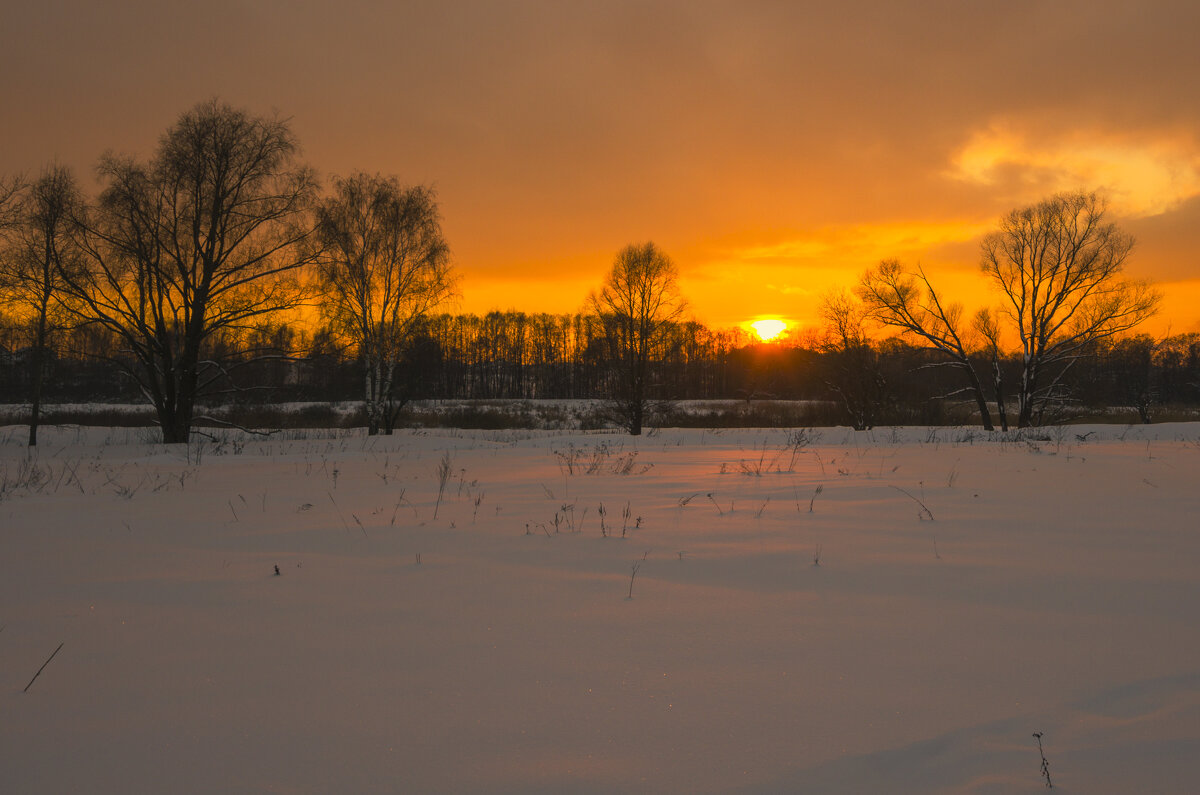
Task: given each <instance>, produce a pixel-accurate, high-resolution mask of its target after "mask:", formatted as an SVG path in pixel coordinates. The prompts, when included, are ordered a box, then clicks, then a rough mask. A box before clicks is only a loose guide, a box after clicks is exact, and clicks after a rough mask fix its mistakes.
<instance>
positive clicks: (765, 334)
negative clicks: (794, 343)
mask: <svg viewBox="0 0 1200 795" xmlns="http://www.w3.org/2000/svg"><path fill="white" fill-rule="evenodd" d="M749 325H750V328H752V329H754V333H755V334H757V335H758V338H759V339H760V340H762V341H763V342H770V341H771V340H773V339H775V338H776V337H778V336H779V335H780V334H782V333H783V332H784V331H787V327H788V326H787V323H785V322H783V321H782V320H780V319H779V318H777V317H770V318H764V319H762V320H755V321H754V322H753V323H750V324H749Z"/></svg>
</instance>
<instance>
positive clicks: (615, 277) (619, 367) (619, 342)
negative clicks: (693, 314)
mask: <svg viewBox="0 0 1200 795" xmlns="http://www.w3.org/2000/svg"><path fill="white" fill-rule="evenodd" d="M588 304H589V307H590V309H591V311H592V314H593V317H594V319H595V320H596V321H597V322H598V323H599V324H600V326H601V328H602V329H603V333H604V336H605V338H606V339H607V340H608V343H609V350H610V354H611V356H612V359H613V363H614V372H613V375H614V379H615V384H614V387H615V395H614V397H615V401H614V402H615V404H616V408H617V409H618V411H619V412H620V414H621V415H622V416H621V419H622V420H623V421H624V422H625V423H626V427H628V429H629V432H630V433H631V434H633V435H635V436H636V435H638V434H640V433H641V432H642V424H643V422H644V420H645V415H646V409H647V405H648V389H647V387H648V385H647V383H646V379H647V374H648V372H649V364H650V358H651V356H652V355H653V353H654V352H655V349H656V348H657V347H658V346H660V345H661V343H662V341H663V339H664V337H665V336H666V331H667V330H668V329H669V328H670V326H671V324H673V323H676V322H678V321H679V319H680V318H681V317H683V313H684V311H685V310H686V308H687V303H686V302H685V301H684V300H683V298H682V296H681V295H680V292H679V286H678V271H677V269H676V267H675V263H674V262H672V261H671V258H670V257H668V256H667V255H666V254H665V253H663V252H662V251H661V250H660V249H658V247H656V246H655V245H654V244H653V243H644V244H642V245H631V246H626V247H625V248H623V249H621V250H620V251H619V252H617V256H616V258H615V259H614V260H613V266H612V269H611V270H609V272H608V277H607V278H606V279H605V281H604V286H603V287H601V288H600V291H599V292H593V293H592V294H591V296H590V297H589V298H588Z"/></svg>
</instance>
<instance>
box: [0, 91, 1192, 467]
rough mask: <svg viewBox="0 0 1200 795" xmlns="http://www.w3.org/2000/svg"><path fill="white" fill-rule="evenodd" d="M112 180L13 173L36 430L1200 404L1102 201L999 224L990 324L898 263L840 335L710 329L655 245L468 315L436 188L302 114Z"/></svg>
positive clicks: (196, 122) (862, 286)
mask: <svg viewBox="0 0 1200 795" xmlns="http://www.w3.org/2000/svg"><path fill="white" fill-rule="evenodd" d="M97 173H98V175H99V178H100V183H101V187H100V190H99V192H98V195H97V196H96V197H95V198H94V199H88V198H86V197H85V196H84V195H83V192H82V191H81V190H80V189H79V187H78V185H77V183H76V180H75V178H74V176H73V175H72V174H71V172H70V170H69V169H67V168H65V167H63V166H60V165H57V164H56V165H51V166H49V167H47V168H46V169H45V170H44V171H43V172H42V173H41V175H40V176H39V177H37V178H36V179H32V180H25V179H22V178H19V177H10V178H7V179H4V180H0V296H2V298H3V303H2V304H0V308H2V311H0V374H2V375H3V380H2V381H0V399H2V400H5V401H19V402H21V403H24V404H27V405H28V406H29V412H28V416H29V443H30V444H31V445H32V444H36V440H37V428H38V423H39V418H40V412H41V405H42V403H43V401H44V399H45V396H46V395H48V394H49V395H53V396H55V397H56V399H61V398H63V397H75V398H77V399H83V400H96V399H129V398H141V399H143V400H145V401H146V402H148V403H149V404H150V405H151V406H153V408H154V411H155V413H156V416H157V421H158V424H159V426H160V428H161V429H162V434H163V441H164V442H168V443H170V442H181V441H186V440H187V438H188V436H189V434H190V433H191V432H192V429H193V427H194V426H196V425H197V424H198V423H204V422H209V421H212V422H218V421H219V420H217V419H216V418H213V417H207V416H205V414H204V406H205V405H207V404H209V403H211V402H213V401H217V400H226V401H243V402H252V401H254V400H260V399H262V395H264V394H266V390H267V389H268V388H270V390H271V394H272V395H274V396H275V398H276V399H278V398H280V397H282V396H287V397H288V398H289V399H306V400H334V399H356V400H359V401H361V403H362V406H363V413H364V417H365V423H366V425H367V428H368V432H369V433H380V432H383V433H388V432H391V430H392V429H393V428H394V427H395V423H396V421H397V418H398V417H399V412H400V410H401V408H402V407H403V406H404V404H405V403H406V402H407V401H408V400H411V399H414V398H437V397H447V398H448V397H475V398H603V399H605V400H606V401H607V406H608V409H609V412H610V416H611V419H612V421H613V422H615V423H617V424H619V425H621V426H622V427H624V428H626V429H627V430H628V431H629V432H630V433H633V434H638V433H641V431H642V429H643V427H644V426H645V425H647V424H653V423H655V422H661V421H662V418H663V417H664V416H665V412H667V411H669V408H670V403H671V401H674V400H679V399H702V398H740V399H744V400H747V401H752V400H754V399H755V398H765V397H773V398H779V399H792V400H809V401H817V402H826V403H828V404H830V405H832V406H835V407H836V410H837V411H838V412H839V413H840V421H843V422H848V423H849V424H851V425H853V426H854V427H856V428H866V427H871V426H872V425H873V424H876V423H880V422H895V421H908V422H922V421H934V422H936V421H945V420H946V419H948V418H950V416H951V415H950V414H948V413H947V412H958V413H959V415H961V414H962V412H963V411H964V410H965V411H966V412H967V413H968V414H969V415H970V416H973V417H974V419H975V420H976V421H978V422H980V423H981V424H982V425H983V426H984V427H985V428H988V429H991V428H993V427H996V426H997V425H998V426H999V427H1003V428H1007V427H1008V426H1009V424H1010V422H1011V423H1013V424H1015V425H1017V426H1020V427H1025V426H1029V425H1036V424H1040V423H1043V422H1047V421H1051V420H1055V419H1061V418H1062V417H1064V416H1067V415H1068V413H1069V412H1071V411H1073V410H1078V408H1079V407H1080V406H1081V405H1084V404H1088V403H1093V404H1095V403H1103V402H1108V403H1109V404H1110V405H1121V406H1131V407H1135V408H1137V409H1138V411H1139V413H1140V415H1141V416H1142V417H1143V418H1144V419H1146V420H1147V421H1148V420H1149V418H1150V416H1151V413H1152V409H1153V407H1154V406H1156V405H1161V404H1164V403H1180V404H1191V403H1195V402H1196V400H1197V397H1198V394H1197V386H1196V384H1197V383H1198V382H1200V378H1198V377H1197V372H1196V359H1197V343H1196V340H1195V339H1194V338H1193V337H1190V336H1187V335H1184V336H1176V337H1172V338H1169V339H1161V340H1156V339H1152V338H1149V337H1145V336H1130V333H1131V332H1132V330H1133V329H1134V328H1135V327H1136V326H1137V325H1138V324H1139V323H1141V322H1142V321H1143V320H1145V319H1146V318H1147V317H1149V316H1151V315H1152V314H1153V313H1154V312H1155V311H1156V308H1157V304H1158V300H1159V297H1158V295H1157V293H1156V292H1155V291H1154V290H1153V289H1152V288H1151V287H1150V286H1149V285H1147V284H1145V283H1142V282H1138V281H1135V280H1130V279H1128V278H1126V277H1125V276H1124V273H1123V270H1124V265H1125V262H1126V260H1127V258H1128V256H1129V254H1130V252H1131V250H1132V247H1133V240H1132V238H1130V237H1129V236H1128V235H1126V234H1125V233H1124V232H1122V231H1121V230H1120V229H1119V228H1118V227H1117V226H1116V225H1115V224H1113V223H1111V222H1109V221H1108V220H1107V218H1106V211H1107V208H1106V206H1105V204H1104V201H1103V199H1102V197H1099V196H1097V195H1095V194H1087V193H1074V194H1061V195H1058V196H1054V197H1051V198H1049V199H1047V200H1045V201H1043V202H1040V203H1038V204H1036V205H1032V206H1030V207H1026V208H1020V209H1017V210H1014V211H1013V212H1012V213H1010V214H1009V215H1008V216H1006V217H1004V218H1003V219H1001V221H1000V223H999V225H998V227H997V228H996V230H994V231H993V232H992V233H991V234H989V235H988V236H986V237H985V238H984V240H983V243H982V247H981V265H980V270H981V277H982V278H983V279H984V280H985V281H986V282H987V283H989V284H990V285H991V287H992V288H993V294H994V295H996V296H997V303H996V305H995V306H993V307H990V308H986V309H983V310H981V311H979V312H978V313H976V314H974V315H973V316H970V317H967V316H966V315H965V313H964V310H963V308H962V306H961V304H959V303H956V302H954V301H951V300H948V299H947V297H946V296H944V295H943V294H942V293H940V292H939V291H938V290H937V289H936V288H935V286H934V284H933V283H932V282H931V280H930V279H929V278H928V276H927V275H926V274H925V273H924V271H923V270H922V269H921V268H920V267H919V266H918V267H909V266H906V265H905V264H903V263H901V262H899V261H896V260H888V261H884V262H881V263H879V264H878V265H877V266H875V267H873V268H871V269H869V270H868V271H866V272H865V273H864V274H863V275H862V277H861V279H860V280H859V282H858V284H857V285H855V286H854V287H853V288H852V289H850V290H846V291H843V292H840V293H834V294H831V295H829V296H827V298H826V299H825V301H824V303H823V307H822V315H823V324H822V326H821V327H820V328H818V329H813V330H810V331H809V332H808V333H807V334H806V335H805V336H803V337H793V338H791V339H789V340H786V341H784V342H782V343H771V344H755V343H753V342H752V341H751V340H750V339H749V338H748V337H747V335H746V334H745V333H744V332H741V331H737V330H711V329H708V328H706V327H704V326H703V325H702V324H699V323H696V322H695V321H692V320H689V319H688V318H687V315H686V312H687V303H686V301H685V300H684V298H683V296H682V295H681V294H680V291H679V287H678V270H677V267H676V265H675V264H674V262H673V261H672V260H671V259H670V257H668V256H667V255H666V253H665V252H663V251H662V250H661V249H659V248H658V247H656V246H655V245H654V244H653V243H643V244H636V245H630V246H627V247H625V248H623V249H621V250H620V251H619V252H618V253H617V255H616V256H615V258H614V261H613V264H612V267H611V269H610V270H609V272H608V273H607V275H606V277H605V278H604V280H603V281H602V283H601V284H600V285H599V287H598V288H597V289H596V290H595V291H594V292H593V293H592V294H591V295H590V296H588V298H587V301H586V308H585V310H584V311H582V312H579V313H575V314H567V315H548V314H525V313H519V312H493V313H489V314H487V315H485V316H474V315H461V314H457V315H456V314H447V313H445V312H444V310H443V309H442V307H443V306H444V305H445V302H446V301H447V300H448V299H449V298H451V297H452V296H453V295H454V294H455V292H456V288H457V276H456V274H455V272H454V270H453V267H452V265H451V257H450V249H449V246H448V244H447V242H446V241H445V239H444V237H443V235H442V230H441V220H440V214H439V208H438V204H437V197H436V195H435V193H434V191H433V190H432V189H431V188H429V187H426V186H404V185H402V184H401V183H400V182H399V181H398V179H397V178H395V177H389V176H382V175H378V174H369V173H366V172H359V173H354V174H351V175H349V176H346V177H335V178H334V179H333V180H332V181H331V184H330V185H329V186H328V188H327V189H324V190H323V189H322V188H321V186H320V185H319V184H318V181H317V179H316V176H315V173H314V171H313V170H312V169H311V168H310V167H309V166H307V165H306V164H304V163H303V162H301V161H300V159H299V150H298V143H297V141H296V139H295V137H294V136H293V134H292V132H291V129H290V127H289V125H288V124H287V122H286V121H283V120H280V119H278V118H267V117H258V116H254V115H252V114H250V113H248V112H247V111H244V110H239V109H236V108H232V107H230V106H228V105H224V104H221V103H220V102H218V101H216V100H212V101H209V102H205V103H201V104H200V105H197V106H196V107H194V108H192V109H191V110H189V111H187V112H185V113H183V114H181V116H180V117H179V119H178V120H177V121H176V123H175V124H174V125H172V126H171V127H170V128H168V130H167V131H166V132H165V133H164V134H163V136H162V137H161V139H160V141H159V145H158V147H157V148H156V150H155V152H154V153H153V155H152V156H151V157H150V158H149V159H148V160H146V161H139V160H136V159H134V158H129V157H121V156H117V155H113V154H106V155H104V156H103V157H102V158H101V159H100V162H99V165H98V167H97ZM305 307H309V308H310V309H309V314H310V315H312V314H313V313H312V309H311V308H314V307H315V308H316V314H315V317H309V318H308V319H307V320H306V319H304V315H303V312H302V310H303V309H304V308H305ZM956 416H958V415H956Z"/></svg>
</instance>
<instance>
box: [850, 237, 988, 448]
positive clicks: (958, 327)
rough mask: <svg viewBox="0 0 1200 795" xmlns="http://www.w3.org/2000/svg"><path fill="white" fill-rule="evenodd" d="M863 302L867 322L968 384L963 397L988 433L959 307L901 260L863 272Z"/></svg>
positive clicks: (985, 406) (920, 271)
mask: <svg viewBox="0 0 1200 795" xmlns="http://www.w3.org/2000/svg"><path fill="white" fill-rule="evenodd" d="M855 292H856V293H857V294H858V297H859V298H860V299H862V302H863V306H864V308H865V311H866V315H867V317H869V318H871V319H872V320H875V321H876V322H878V323H882V324H883V325H885V326H890V327H892V328H897V329H900V330H901V332H903V333H904V334H906V335H908V336H911V337H916V338H917V339H919V340H921V341H922V342H923V343H924V345H925V346H926V347H927V348H930V349H932V350H935V351H937V352H938V353H940V354H942V355H943V356H944V357H945V359H944V361H943V362H942V364H944V365H947V366H950V367H953V368H955V369H956V370H958V371H960V372H961V373H962V374H963V377H964V378H966V379H967V387H966V388H965V389H964V390H963V391H968V392H970V394H971V396H972V397H973V398H974V400H975V405H976V408H977V409H978V411H979V419H980V422H981V423H982V424H983V427H984V428H985V429H987V430H989V431H990V430H992V429H993V426H992V415H991V411H990V410H989V409H988V403H987V399H986V398H985V397H984V393H983V386H982V385H981V384H980V381H979V374H978V373H977V372H976V371H975V365H974V363H973V362H972V361H971V356H970V352H969V351H968V350H967V346H966V344H965V343H964V341H963V334H964V329H963V328H962V312H963V309H962V305H961V304H957V303H947V302H946V301H944V300H943V299H942V297H941V296H939V295H938V293H937V290H935V289H934V288H933V285H932V284H930V282H929V277H927V276H926V275H925V271H924V270H923V269H921V268H920V267H918V268H917V270H916V273H915V274H913V273H910V272H909V271H907V270H906V269H905V267H904V266H903V265H902V264H901V263H900V261H899V260H894V259H892V260H884V261H883V262H880V263H879V265H878V266H876V267H875V268H873V269H871V270H869V271H867V272H866V273H864V274H863V276H862V278H861V279H860V280H859V285H858V289H857V290H856V291H855Z"/></svg>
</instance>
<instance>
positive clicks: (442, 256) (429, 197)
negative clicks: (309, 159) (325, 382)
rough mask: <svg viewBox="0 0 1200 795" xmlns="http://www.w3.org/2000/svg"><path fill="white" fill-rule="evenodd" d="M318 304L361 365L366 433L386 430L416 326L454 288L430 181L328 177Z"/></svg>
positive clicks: (398, 400)
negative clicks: (330, 180)
mask: <svg viewBox="0 0 1200 795" xmlns="http://www.w3.org/2000/svg"><path fill="white" fill-rule="evenodd" d="M316 229H317V242H318V243H319V244H320V254H319V260H318V261H319V272H320V277H321V284H322V288H323V301H322V308H323V311H324V313H325V314H326V316H327V318H328V320H329V322H330V324H331V325H332V326H333V328H334V329H335V330H336V331H337V332H338V333H340V334H341V335H342V336H343V337H345V338H346V339H348V340H349V342H350V343H351V344H352V345H353V347H354V348H355V350H356V351H357V353H358V356H359V358H360V360H361V361H362V364H363V370H364V384H363V402H364V405H365V407H366V413H367V433H368V434H371V435H374V434H377V433H379V432H380V430H383V432H384V433H389V434H390V433H391V432H392V428H393V427H394V425H395V421H396V416H397V414H398V412H399V409H400V407H401V406H402V405H403V396H398V395H397V389H396V387H397V377H396V376H397V368H398V367H399V366H400V364H401V360H402V358H403V356H404V354H405V352H406V350H407V348H408V345H409V344H410V342H411V338H412V335H413V332H414V331H415V329H416V328H417V325H418V324H419V323H420V322H421V321H422V320H423V319H424V318H425V317H426V316H427V315H428V314H429V312H430V311H431V310H433V309H434V308H435V307H437V306H438V305H439V304H441V303H443V302H444V301H446V300H448V299H449V298H450V297H451V296H452V295H453V294H454V287H455V280H454V276H453V272H452V269H451V264H450V249H449V247H448V246H447V245H446V241H445V239H444V238H443V236H442V227H441V219H440V216H439V213H438V206H437V196H436V194H435V193H434V191H433V189H432V188H428V187H423V186H417V187H412V188H405V187H402V186H401V185H400V183H399V181H398V180H397V179H396V178H395V177H382V176H379V175H378V174H376V175H369V174H364V173H357V174H352V175H351V176H349V177H347V178H345V179H336V180H334V189H333V195H332V196H329V197H328V198H326V199H325V200H324V201H322V202H321V204H320V206H319V207H318V209H317V224H316Z"/></svg>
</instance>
